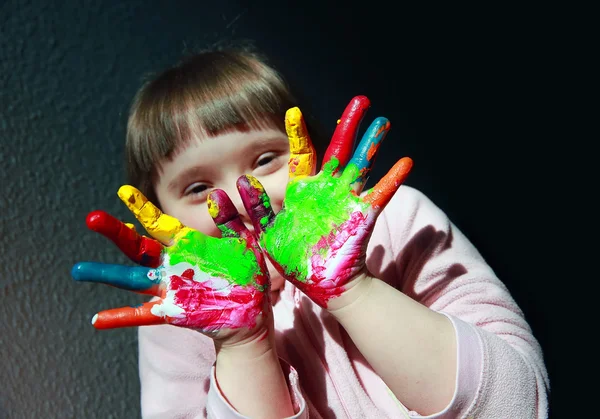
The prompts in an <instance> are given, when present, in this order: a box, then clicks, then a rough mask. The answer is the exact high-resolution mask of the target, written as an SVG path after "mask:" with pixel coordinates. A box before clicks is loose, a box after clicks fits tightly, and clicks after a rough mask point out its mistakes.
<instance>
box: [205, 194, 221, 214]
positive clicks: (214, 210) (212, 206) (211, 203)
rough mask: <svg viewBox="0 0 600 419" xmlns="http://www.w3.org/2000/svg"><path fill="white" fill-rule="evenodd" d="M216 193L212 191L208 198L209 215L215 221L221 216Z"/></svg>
mask: <svg viewBox="0 0 600 419" xmlns="http://www.w3.org/2000/svg"><path fill="white" fill-rule="evenodd" d="M216 198H217V195H216V191H212V192H211V193H210V194H209V195H208V197H207V198H206V205H207V206H208V213H209V214H210V216H211V217H212V218H213V220H214V219H216V218H217V216H218V215H219V204H218V203H217V199H216Z"/></svg>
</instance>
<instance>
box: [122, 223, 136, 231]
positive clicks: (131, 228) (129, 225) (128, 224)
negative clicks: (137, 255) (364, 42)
mask: <svg viewBox="0 0 600 419" xmlns="http://www.w3.org/2000/svg"><path fill="white" fill-rule="evenodd" d="M123 224H125V227H127V228H128V229H130V230H133V231H135V226H134V225H133V224H131V223H123Z"/></svg>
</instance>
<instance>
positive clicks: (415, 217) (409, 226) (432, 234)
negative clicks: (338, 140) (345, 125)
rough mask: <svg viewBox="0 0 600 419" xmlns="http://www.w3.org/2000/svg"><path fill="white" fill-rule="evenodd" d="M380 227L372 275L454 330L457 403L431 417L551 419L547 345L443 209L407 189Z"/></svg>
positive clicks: (386, 212)
mask: <svg viewBox="0 0 600 419" xmlns="http://www.w3.org/2000/svg"><path fill="white" fill-rule="evenodd" d="M378 224H379V225H378V227H379V228H377V227H376V231H375V232H374V238H375V237H377V240H375V243H377V244H375V246H380V248H377V247H375V248H374V249H372V251H371V254H372V255H375V259H377V262H379V263H371V264H370V265H369V269H371V271H372V272H373V273H374V274H375V276H377V277H378V278H380V279H382V280H384V281H386V282H388V283H390V284H391V285H392V286H394V287H396V288H397V289H399V290H401V291H402V292H403V293H405V294H406V295H408V296H410V297H411V298H413V299H414V300H416V301H419V302H420V303H422V304H423V305H425V306H427V307H429V308H431V309H432V310H435V311H438V312H440V313H442V314H444V315H445V316H447V317H448V318H449V319H450V320H451V322H452V324H453V325H454V329H455V332H456V338H457V344H458V345H457V348H458V351H457V374H456V388H455V393H454V397H453V399H452V401H451V402H450V404H449V405H448V406H447V407H446V409H444V410H443V411H442V412H439V413H437V414H434V415H431V416H428V418H435V419H441V418H444V419H446V418H463V417H464V418H466V417H478V418H479V417H481V418H495V417H522V418H525V417H527V418H540V419H544V418H546V417H547V415H548V400H547V392H548V390H549V380H548V374H547V371H546V368H545V364H544V360H543V355H542V350H541V347H540V345H539V343H538V341H537V340H536V338H535V337H534V336H533V333H532V330H531V328H530V326H529V325H528V323H527V321H526V320H525V318H524V314H523V312H522V311H521V309H520V308H519V307H518V305H517V304H516V302H515V301H514V299H513V298H512V296H511V295H510V293H509V291H508V289H507V288H506V286H505V285H504V284H503V283H502V282H501V281H500V280H499V279H498V278H497V276H496V275H495V273H494V271H493V270H492V268H491V267H490V266H489V265H488V264H487V263H486V262H485V260H484V259H483V257H482V256H481V255H480V253H479V252H478V251H477V250H476V249H475V247H474V246H473V245H472V243H471V242H470V241H469V240H468V239H467V238H466V237H465V236H464V235H463V234H462V233H461V232H460V231H459V229H458V228H457V227H456V226H455V225H454V224H453V223H452V222H451V221H450V220H449V219H448V217H447V216H446V215H445V214H444V212H443V211H441V209H439V208H438V207H437V206H436V205H435V204H433V203H432V202H431V201H430V200H429V199H428V198H427V197H426V196H425V195H423V194H422V193H421V192H419V191H417V190H415V189H414V188H411V187H408V186H402V187H401V188H400V189H399V190H398V192H397V193H396V195H395V196H394V198H393V199H392V201H391V202H390V203H389V204H388V206H387V207H386V208H385V210H384V212H383V213H382V217H380V220H379V221H378ZM386 236H387V237H386ZM388 250H391V252H389V251H388ZM386 254H387V256H384V255H386ZM414 416H415V417H420V416H418V414H416V413H415V414H414Z"/></svg>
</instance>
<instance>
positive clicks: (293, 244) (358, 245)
mask: <svg viewBox="0 0 600 419" xmlns="http://www.w3.org/2000/svg"><path fill="white" fill-rule="evenodd" d="M333 167H334V166H333V165H332V168H333ZM350 185H351V182H349V181H348V178H347V177H344V176H342V177H332V176H331V172H330V171H323V172H321V173H319V174H317V175H316V176H313V177H304V178H300V179H293V180H292V181H291V182H290V183H289V184H288V188H287V190H286V195H285V205H284V207H283V209H282V210H281V211H280V212H279V213H278V214H277V216H276V217H275V219H274V222H273V224H272V225H270V226H269V227H267V228H266V229H265V232H264V234H263V235H262V237H261V241H260V242H261V246H262V247H263V248H264V249H265V250H266V252H267V253H268V255H269V257H270V258H271V259H272V260H274V261H276V263H277V264H278V265H279V266H280V268H281V270H282V271H283V272H284V275H285V277H286V278H287V279H289V280H291V281H293V282H294V283H295V284H296V285H297V286H298V287H299V288H300V289H302V290H303V291H305V292H309V293H310V294H311V296H312V297H313V299H314V300H315V301H317V302H319V303H322V304H324V303H325V302H326V301H327V299H328V297H330V296H335V295H337V294H339V293H341V291H342V290H341V287H343V286H344V285H345V284H346V283H347V282H348V281H349V280H351V279H352V278H353V277H355V276H356V275H357V274H358V273H360V272H361V271H362V270H363V269H364V264H365V250H366V245H367V243H368V239H369V236H370V234H371V231H372V225H373V223H374V221H375V215H376V214H375V211H374V210H373V208H372V207H371V205H370V204H368V203H366V202H364V201H363V200H362V199H361V198H360V197H358V196H357V195H355V194H354V193H351V186H350Z"/></svg>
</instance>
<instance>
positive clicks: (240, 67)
mask: <svg viewBox="0 0 600 419" xmlns="http://www.w3.org/2000/svg"><path fill="white" fill-rule="evenodd" d="M293 106H295V104H294V99H293V97H292V95H291V94H290V92H289V90H288V88H287V86H286V85H285V83H284V81H283V80H282V79H281V78H280V77H279V76H278V75H277V74H276V73H275V71H274V70H272V69H271V68H269V67H267V66H266V65H265V64H262V63H261V62H260V61H259V60H258V59H256V58H254V57H253V56H252V55H251V54H247V55H243V54H240V53H234V54H232V53H228V52H222V51H220V52H212V53H210V54H202V55H199V56H195V57H192V58H190V59H188V60H187V61H184V62H183V63H181V64H180V65H178V66H176V67H174V68H172V69H170V70H167V71H166V72H164V73H162V74H161V75H160V76H159V77H157V78H156V79H154V80H152V81H150V82H148V83H146V84H145V85H144V86H143V87H142V89H140V91H139V92H138V94H137V95H136V97H135V98H134V102H133V105H132V108H131V113H130V116H129V120H128V124H127V144H126V148H127V160H128V161H127V166H128V169H129V170H128V171H129V175H130V181H131V182H132V183H133V184H134V185H139V187H140V188H141V189H142V192H144V193H145V194H149V193H150V190H151V189H152V188H151V185H148V183H149V182H148V178H149V176H150V175H151V174H152V172H153V171H154V170H155V169H156V168H157V165H158V164H159V162H160V161H162V160H164V159H169V158H172V157H173V156H174V155H175V154H176V153H177V151H178V150H179V149H181V148H182V147H183V146H185V145H186V144H187V143H188V142H189V141H190V140H191V139H192V138H198V137H214V136H217V135H219V134H222V133H224V132H229V131H236V130H239V131H246V130H249V129H261V128H266V127H269V128H276V129H280V130H282V131H283V132H285V122H284V118H285V112H286V110H287V109H289V108H291V107H293ZM144 183H146V184H144Z"/></svg>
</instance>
